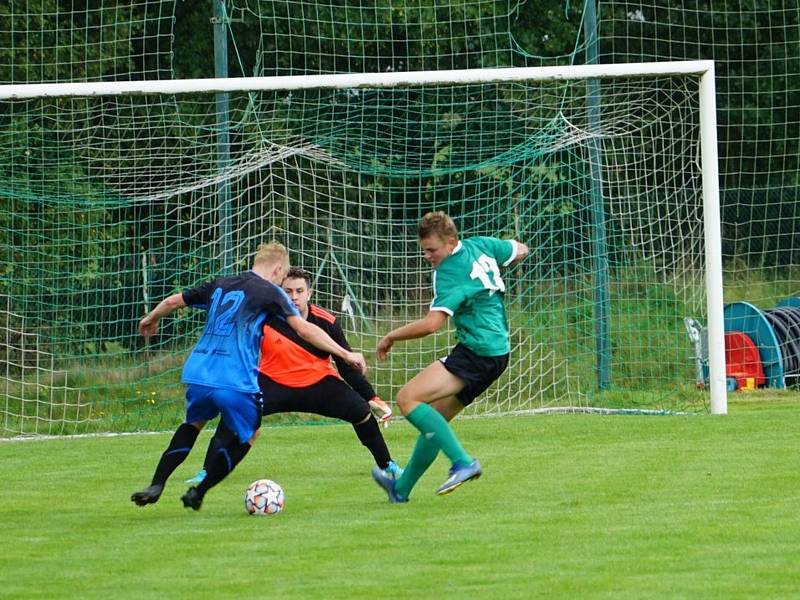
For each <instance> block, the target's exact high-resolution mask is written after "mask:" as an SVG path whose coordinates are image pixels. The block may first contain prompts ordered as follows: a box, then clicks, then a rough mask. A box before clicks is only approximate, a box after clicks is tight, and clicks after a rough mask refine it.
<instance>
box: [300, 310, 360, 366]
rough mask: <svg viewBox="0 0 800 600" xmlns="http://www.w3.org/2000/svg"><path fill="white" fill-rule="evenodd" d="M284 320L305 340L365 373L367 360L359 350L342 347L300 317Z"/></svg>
mask: <svg viewBox="0 0 800 600" xmlns="http://www.w3.org/2000/svg"><path fill="white" fill-rule="evenodd" d="M286 322H287V323H289V325H290V326H291V328H292V329H294V330H295V332H297V335H299V336H300V337H301V338H303V339H304V340H305V341H307V342H309V343H310V344H313V345H314V346H316V347H317V348H319V349H320V350H325V351H326V352H329V353H330V354H333V355H334V356H338V357H340V358H341V359H342V360H344V361H345V362H346V363H347V364H349V365H352V366H354V367H356V368H357V369H358V370H359V371H361V373H362V375H364V374H366V372H367V361H366V360H365V359H364V355H362V354H361V353H360V352H351V351H349V350H346V349H345V348H342V347H341V346H340V345H339V344H337V343H336V342H334V341H333V339H332V338H331V336H329V335H328V334H327V333H325V332H324V331H323V330H322V329H320V328H319V327H317V326H316V325H314V324H313V323H309V322H308V321H306V320H305V319H303V318H302V317H298V316H292V317H287V318H286Z"/></svg>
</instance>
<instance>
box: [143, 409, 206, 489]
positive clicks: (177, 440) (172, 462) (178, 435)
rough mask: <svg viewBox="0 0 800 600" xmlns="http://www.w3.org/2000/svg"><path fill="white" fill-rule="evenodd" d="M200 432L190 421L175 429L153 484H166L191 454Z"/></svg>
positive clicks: (159, 463) (154, 476)
mask: <svg viewBox="0 0 800 600" xmlns="http://www.w3.org/2000/svg"><path fill="white" fill-rule="evenodd" d="M199 433H200V431H199V430H198V429H197V428H196V427H195V426H194V425H190V424H189V423H182V424H181V426H180V427H178V429H176V430H175V434H174V435H173V436H172V439H171V440H170V442H169V446H167V449H166V450H164V453H163V454H162V455H161V460H159V461H158V466H157V467H156V472H155V474H154V475H153V482H152V485H164V484H165V483H166V482H167V479H169V476H170V475H172V472H173V471H174V470H175V469H177V468H178V465H180V464H181V463H182V462H183V461H184V460H186V457H187V456H189V452H191V451H192V446H194V442H195V440H197V436H198V434H199Z"/></svg>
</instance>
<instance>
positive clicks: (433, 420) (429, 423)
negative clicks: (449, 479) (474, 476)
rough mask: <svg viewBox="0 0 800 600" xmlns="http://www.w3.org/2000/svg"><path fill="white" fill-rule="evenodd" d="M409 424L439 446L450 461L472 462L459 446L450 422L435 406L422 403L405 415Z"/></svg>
mask: <svg viewBox="0 0 800 600" xmlns="http://www.w3.org/2000/svg"><path fill="white" fill-rule="evenodd" d="M406 418H407V419H408V420H409V421H410V422H411V424H412V425H413V426H414V427H416V428H417V429H419V431H420V433H422V435H424V436H425V437H426V438H427V439H429V440H430V441H431V442H433V443H434V444H435V445H437V446H439V449H440V450H441V451H442V452H444V453H445V455H446V456H447V458H449V459H450V462H452V463H453V464H454V465H455V464H461V465H468V464H469V463H471V462H472V457H471V456H470V455H469V454H467V452H466V450H464V448H463V447H462V446H461V442H459V441H458V438H457V437H456V434H455V433H454V432H453V430H452V429H451V428H450V424H449V423H448V422H447V419H445V418H444V417H443V416H442V415H440V414H439V413H438V412H437V411H436V409H435V408H432V407H431V406H429V405H427V404H425V403H422V404H420V405H419V406H417V408H415V409H414V410H412V411H411V412H410V413H409V414H408V416H407V417H406Z"/></svg>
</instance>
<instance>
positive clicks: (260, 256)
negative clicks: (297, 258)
mask: <svg viewBox="0 0 800 600" xmlns="http://www.w3.org/2000/svg"><path fill="white" fill-rule="evenodd" d="M284 260H285V261H288V260H289V251H288V250H287V249H286V246H284V245H283V244H281V243H280V242H276V241H275V240H272V241H270V242H268V243H266V244H261V245H260V246H259V247H258V249H257V250H256V255H255V258H253V264H254V265H258V264H265V265H271V264H274V263H276V262H278V261H284Z"/></svg>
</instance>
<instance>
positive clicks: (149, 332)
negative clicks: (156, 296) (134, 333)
mask: <svg viewBox="0 0 800 600" xmlns="http://www.w3.org/2000/svg"><path fill="white" fill-rule="evenodd" d="M184 306H186V302H184V300H183V294H172V295H171V296H168V297H166V298H164V299H163V300H162V301H161V302H160V303H159V304H158V306H156V307H155V308H154V309H153V310H151V311H150V313H149V314H148V315H147V316H146V317H144V318H143V319H142V320H141V321H139V333H140V334H141V335H142V337H144V338H145V339H147V338H149V337H151V336H153V335H154V334H155V333H156V331H158V322H159V321H160V320H161V318H162V317H166V316H167V315H169V314H172V313H173V312H175V311H176V310H178V309H179V308H183V307H184Z"/></svg>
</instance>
